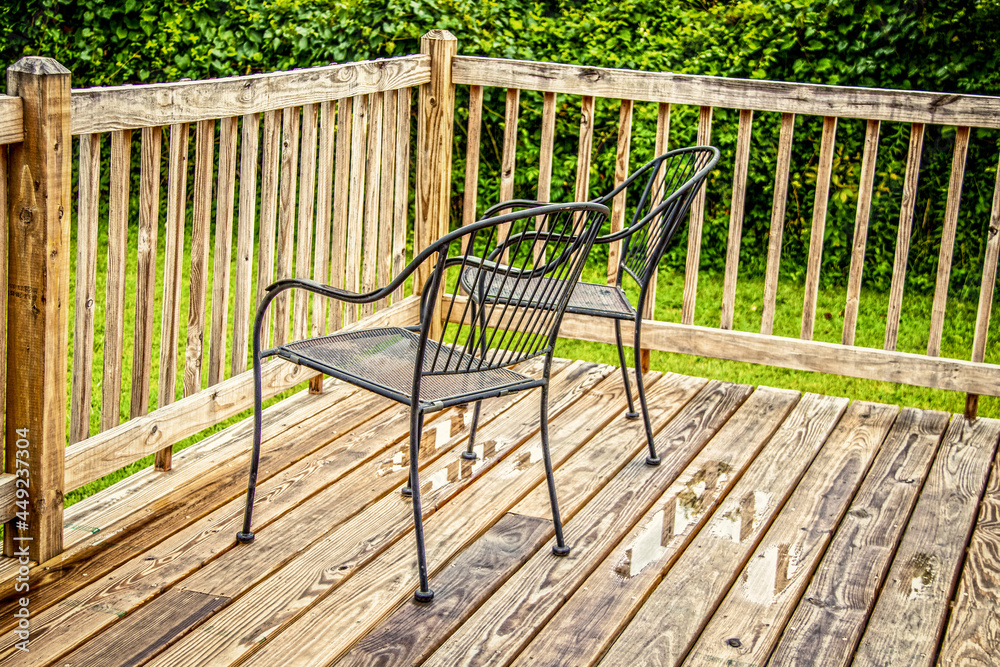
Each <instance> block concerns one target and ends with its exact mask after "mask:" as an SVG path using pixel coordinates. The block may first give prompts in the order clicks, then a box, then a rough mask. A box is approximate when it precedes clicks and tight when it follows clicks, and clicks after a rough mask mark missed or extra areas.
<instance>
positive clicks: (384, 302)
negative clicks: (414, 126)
mask: <svg viewBox="0 0 1000 667" xmlns="http://www.w3.org/2000/svg"><path fill="white" fill-rule="evenodd" d="M396 115H397V114H396V91H395V90H387V91H385V99H384V100H383V105H382V117H383V121H382V167H381V169H380V172H381V179H382V180H381V181H380V185H381V192H380V193H379V201H380V202H382V205H381V206H380V207H379V208H380V210H379V215H378V276H377V279H376V281H375V282H376V284H377V285H378V286H379V287H385V286H386V285H388V284H389V279H390V276H391V275H392V223H393V213H394V211H395V208H394V201H393V187H394V185H395V174H394V173H393V169H394V168H395V166H396ZM388 305H389V297H385V298H384V299H380V300H379V302H378V308H379V309H380V310H381V309H382V308H385V307H386V306H388Z"/></svg>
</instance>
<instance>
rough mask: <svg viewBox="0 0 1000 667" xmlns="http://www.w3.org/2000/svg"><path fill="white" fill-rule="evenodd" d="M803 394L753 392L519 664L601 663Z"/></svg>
mask: <svg viewBox="0 0 1000 667" xmlns="http://www.w3.org/2000/svg"><path fill="white" fill-rule="evenodd" d="M799 397H800V395H799V393H798V392H794V391H785V390H778V389H770V388H767V387H763V388H758V389H757V390H756V391H754V393H753V394H751V395H750V397H749V398H747V400H746V401H744V403H743V405H741V406H740V409H739V410H738V411H737V412H736V414H735V415H733V416H732V417H731V418H730V419H729V421H728V422H726V425H725V426H723V427H722V429H721V430H720V431H719V432H718V434H716V436H715V437H714V438H712V440H711V441H709V443H708V444H707V445H705V447H704V449H702V451H701V452H700V453H699V454H698V456H696V457H695V459H694V460H693V461H691V463H690V464H689V465H688V467H687V468H685V470H684V472H683V473H682V474H681V475H680V476H679V477H678V478H677V480H676V481H674V483H673V484H671V485H670V487H669V488H668V489H667V490H666V492H665V493H664V494H663V495H662V496H660V498H659V500H657V502H656V503H654V504H653V506H652V507H651V508H650V509H649V510H648V511H647V512H646V514H645V516H644V517H643V518H642V519H641V520H640V521H639V523H638V524H637V526H636V528H634V529H633V530H632V532H631V534H630V535H629V536H627V537H626V538H625V539H623V540H622V541H621V542H620V544H619V545H618V546H617V547H616V548H615V549H614V550H613V551H612V552H611V553H610V554H608V556H607V557H606V558H605V559H604V561H603V562H602V563H601V564H600V565H599V566H598V567H597V568H596V569H595V570H594V572H593V573H592V574H591V575H590V576H589V577H588V578H587V579H586V580H585V581H584V582H583V583H582V584H581V586H580V588H579V589H578V590H577V591H576V592H575V593H574V594H573V595H572V596H571V597H570V598H569V600H567V601H566V603H565V604H564V605H563V606H562V607H561V608H560V609H559V611H558V612H557V613H556V614H555V616H554V617H553V618H552V619H551V620H550V621H549V622H548V623H547V624H546V625H545V626H544V627H543V628H541V630H540V631H539V633H538V635H537V636H536V637H535V639H534V640H532V642H531V643H530V644H529V645H528V646H527V647H526V648H525V650H524V651H522V652H521V654H520V655H519V656H518V657H517V660H515V662H514V664H515V665H524V664H531V665H559V664H573V665H586V664H590V663H593V662H595V661H596V660H597V658H598V657H599V656H600V655H602V654H603V653H604V651H605V650H606V648H607V646H608V645H609V644H610V643H611V642H612V641H613V640H614V638H615V637H616V636H617V635H618V633H619V632H620V631H621V629H622V628H623V627H625V625H626V623H628V620H629V619H630V618H632V616H633V615H634V614H635V612H636V610H637V609H638V608H639V607H640V606H641V604H642V602H643V601H644V600H645V599H646V597H647V595H648V594H649V591H651V590H652V589H653V588H654V587H655V586H656V584H657V583H658V582H659V581H660V579H661V577H662V573H663V571H664V570H666V569H667V568H668V567H669V566H670V564H671V563H673V562H674V561H675V560H676V559H677V557H678V556H679V554H680V553H681V552H682V551H683V550H684V548H685V546H686V545H687V544H688V543H689V542H690V540H691V538H692V537H693V536H694V535H695V534H696V533H697V532H698V529H699V528H700V527H701V526H702V525H703V524H704V522H705V521H706V520H707V519H708V517H709V516H711V514H712V512H713V511H714V509H715V508H716V507H717V506H718V504H719V503H720V502H721V501H722V499H723V498H725V497H726V495H727V494H728V493H729V491H730V490H731V489H732V487H733V486H734V485H735V484H736V481H737V480H738V479H739V478H740V476H741V475H742V474H743V472H744V471H745V470H746V468H747V466H748V465H750V463H751V461H753V459H754V457H755V456H756V455H757V453H758V452H759V451H760V450H761V448H762V447H764V445H765V444H766V443H767V441H768V439H769V438H770V437H771V435H772V434H773V433H774V432H775V430H777V429H778V427H779V426H780V425H781V423H782V422H783V421H784V419H785V418H786V417H787V416H788V413H789V411H790V410H791V409H792V408H793V407H794V406H795V404H796V403H797V402H798V400H799ZM737 444H738V445H739V446H734V445H737ZM657 538H659V539H657ZM653 547H659V548H653Z"/></svg>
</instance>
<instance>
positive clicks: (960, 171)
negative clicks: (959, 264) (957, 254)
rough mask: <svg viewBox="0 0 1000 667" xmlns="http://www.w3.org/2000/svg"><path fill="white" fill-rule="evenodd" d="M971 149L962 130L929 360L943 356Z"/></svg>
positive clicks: (953, 164) (947, 210) (948, 206)
mask: <svg viewBox="0 0 1000 667" xmlns="http://www.w3.org/2000/svg"><path fill="white" fill-rule="evenodd" d="M968 149H969V128H968V127H959V128H958V131H957V132H956V133H955V152H954V154H953V157H952V161H951V178H950V180H949V182H948V202H947V204H945V211H944V228H943V229H942V230H941V253H940V255H939V256H938V269H937V282H936V283H935V285H934V303H933V304H932V305H931V330H930V335H929V337H928V340H927V356H929V357H936V356H938V355H940V354H941V334H942V333H943V331H944V312H945V307H946V306H947V304H948V283H949V282H950V280H951V261H952V254H953V251H954V249H955V229H956V228H957V227H958V208H959V204H960V203H961V199H962V180H963V179H964V177H965V156H966V153H967V152H968Z"/></svg>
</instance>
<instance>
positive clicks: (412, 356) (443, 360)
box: [236, 202, 609, 602]
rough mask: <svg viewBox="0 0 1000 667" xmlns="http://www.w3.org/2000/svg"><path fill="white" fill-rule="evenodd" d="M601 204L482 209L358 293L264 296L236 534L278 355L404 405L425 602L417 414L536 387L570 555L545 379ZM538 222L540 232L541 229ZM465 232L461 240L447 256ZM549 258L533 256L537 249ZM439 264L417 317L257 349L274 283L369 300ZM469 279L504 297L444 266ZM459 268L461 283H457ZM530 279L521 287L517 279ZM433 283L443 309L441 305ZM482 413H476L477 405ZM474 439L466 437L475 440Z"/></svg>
mask: <svg viewBox="0 0 1000 667" xmlns="http://www.w3.org/2000/svg"><path fill="white" fill-rule="evenodd" d="M608 212H609V211H608V208H607V207H606V206H604V205H603V204H599V203H593V202H589V203H577V204H556V205H546V206H540V207H532V208H530V209H528V210H522V211H517V212H514V213H507V214H505V215H500V216H496V217H490V218H485V219H483V220H480V221H478V222H476V223H474V224H471V225H468V226H466V227H463V228H461V229H459V230H457V231H454V232H451V233H450V234H447V235H446V236H443V237H442V238H440V239H438V240H437V241H435V242H434V243H432V244H431V245H430V246H429V247H428V248H427V249H425V250H423V251H422V252H420V253H419V254H418V255H417V256H416V257H414V259H413V261H412V262H410V264H409V265H408V266H407V267H406V268H404V269H403V270H402V271H401V272H400V274H399V275H398V276H396V277H395V279H394V280H393V281H392V282H391V283H389V284H388V285H386V286H385V287H382V288H381V289H378V290H375V291H373V292H369V293H367V294H356V293H353V292H348V291H346V290H342V289H339V288H336V287H330V286H327V285H322V284H320V283H316V282H313V281H310V280H297V279H286V280H279V281H278V282H276V283H274V284H273V285H271V286H270V287H269V288H268V290H267V292H266V293H265V294H264V296H263V298H262V300H261V303H260V307H259V308H258V309H257V317H256V320H255V322H254V335H253V373H254V415H253V419H254V432H253V433H254V435H253V454H252V458H251V463H250V482H249V486H248V489H247V504H246V511H245V515H244V522H243V530H242V531H241V532H239V533H237V536H236V537H237V540H238V541H239V542H240V543H247V542H251V541H253V539H254V535H253V533H252V532H251V530H250V525H251V519H252V513H253V500H254V493H255V490H256V483H257V468H258V465H259V462H260V444H261V442H260V440H261V366H260V364H261V359H262V358H264V357H270V356H278V357H281V358H283V359H286V360H288V361H291V362H293V363H296V364H301V365H303V366H307V367H309V368H312V369H313V370H317V371H320V372H322V373H325V374H327V375H332V376H333V377H336V378H340V379H341V380H344V381H346V382H350V383H351V384H354V385H357V386H360V387H364V388H366V389H369V390H371V391H374V392H375V393H377V394H380V395H382V396H386V397H388V398H392V399H394V400H396V401H399V402H400V403H404V404H406V405H408V406H410V472H409V481H408V483H407V487H405V488H404V490H403V492H404V494H406V495H412V499H413V521H414V527H415V532H416V538H417V563H418V569H419V576H420V588H419V590H418V591H417V593H416V599H417V600H418V601H421V602H429V601H430V600H432V599H433V597H434V593H433V592H432V591H431V590H430V589H429V587H428V577H427V559H426V554H425V550H424V531H423V520H422V513H421V507H420V478H419V466H418V462H419V451H420V433H421V430H422V427H423V419H424V414H426V413H428V412H433V411H436V410H441V409H443V408H446V407H449V406H453V405H457V404H461V403H469V402H472V401H477V406H478V401H481V400H483V399H486V398H492V397H495V396H501V395H504V394H507V393H510V392H513V391H520V390H523V389H532V388H534V387H541V427H540V429H541V439H542V453H543V460H544V465H545V476H546V480H547V482H548V491H549V499H550V501H551V503H552V519H553V523H554V525H555V532H556V545H555V546H554V547H553V551H554V552H555V553H556V554H557V555H566V554H567V553H569V547H568V546H566V543H565V540H564V539H563V532H562V522H561V520H560V518H559V506H558V503H557V501H556V489H555V482H554V480H553V476H552V462H551V459H550V457H549V442H548V410H547V406H548V387H549V374H550V370H551V366H552V351H553V347H554V344H555V340H556V335H557V333H558V331H559V324H560V322H561V321H562V317H563V313H564V312H565V308H566V304H567V303H568V302H569V297H570V292H571V290H572V286H573V285H574V284H576V282H577V280H579V277H580V272H581V271H582V270H583V265H584V263H585V261H586V258H587V254H588V253H589V252H590V249H591V246H592V245H593V243H594V240H595V239H596V237H597V235H598V233H599V232H600V228H601V224H602V223H603V221H604V220H605V219H606V217H607V215H608ZM539 229H541V230H544V231H537V230H539ZM463 240H465V241H466V244H465V246H466V250H464V251H461V252H459V253H455V254H453V255H449V251H450V250H453V249H458V248H459V246H460V245H461V242H462V241H463ZM539 257H546V259H545V260H542V261H539V260H538V259H537V258H539ZM425 262H436V263H435V265H434V267H433V269H432V270H431V273H430V277H429V279H428V280H427V282H426V284H425V285H424V289H423V292H422V297H421V304H420V324H419V325H417V326H413V327H380V328H375V329H360V330H352V331H345V332H339V333H335V334H331V335H328V336H320V337H317V338H312V339H308V340H301V341H296V342H292V343H288V344H286V345H281V346H278V347H275V348H272V349H269V350H264V351H261V349H260V336H261V326H262V323H263V321H264V314H265V311H266V310H267V307H268V305H269V304H270V303H271V301H272V300H273V299H274V297H275V296H277V295H278V294H279V293H280V292H283V291H285V290H288V289H292V288H301V289H305V290H308V291H310V292H314V293H317V294H321V295H324V296H327V297H330V298H332V299H338V300H341V301H345V302H347V303H352V304H359V303H371V302H374V301H378V300H379V299H382V298H384V297H386V296H388V295H390V294H392V292H393V291H395V289H396V288H397V287H398V286H399V285H402V284H403V281H405V280H406V279H407V277H408V276H410V275H411V274H413V272H414V271H415V270H416V268H417V267H418V266H420V265H421V264H424V263H425ZM452 267H454V269H455V271H456V272H457V274H458V275H461V276H462V277H463V280H464V281H467V282H468V284H469V285H471V286H472V291H471V292H470V294H478V295H482V294H486V293H498V294H505V295H507V296H508V297H510V296H511V290H510V289H509V287H511V286H514V287H516V289H518V290H520V292H518V296H517V297H516V298H505V299H504V300H497V299H492V300H491V299H484V300H479V301H478V302H477V300H476V299H475V298H468V297H467V296H464V295H462V294H461V293H460V290H458V289H455V290H454V292H455V293H454V294H448V293H447V292H446V290H445V289H444V288H445V285H447V284H448V281H447V280H446V274H447V270H448V269H449V268H452ZM457 277H458V276H457V275H456V282H457ZM526 284H530V285H531V287H530V288H529V289H527V290H523V289H521V286H522V285H526ZM439 293H440V299H441V303H440V310H438V305H437V304H438V302H439ZM442 315H443V322H445V323H448V322H451V324H448V325H447V326H442V327H440V328H441V329H442V331H441V333H440V334H437V335H436V336H434V337H433V338H432V337H431V326H430V323H431V321H432V319H433V318H437V317H441V316H442ZM540 355H545V363H544V366H543V372H542V377H541V378H537V379H536V378H531V377H528V376H526V375H522V374H521V373H518V372H516V371H514V370H512V369H511V368H510V367H511V366H512V365H514V364H517V363H520V362H522V361H524V360H526V359H529V358H532V357H536V356H540ZM477 415H478V413H477ZM471 440H472V438H471V437H470V442H471Z"/></svg>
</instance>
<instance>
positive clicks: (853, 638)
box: [770, 408, 949, 667]
mask: <svg viewBox="0 0 1000 667" xmlns="http://www.w3.org/2000/svg"><path fill="white" fill-rule="evenodd" d="M948 418H949V415H948V414H947V413H944V412H931V411H926V410H915V409H913V408H905V409H903V410H902V411H901V412H900V414H899V417H897V418H896V422H895V424H893V427H892V430H891V431H890V432H889V435H888V437H887V438H886V442H885V443H884V444H883V445H882V449H881V451H880V452H879V454H878V456H877V457H876V459H875V462H874V463H873V464H872V467H871V470H869V471H868V475H867V476H866V477H865V481H864V482H863V483H862V485H861V488H860V489H859V490H858V493H857V495H855V497H854V500H853V501H852V503H851V507H850V509H849V510H848V511H847V514H846V515H845V516H844V518H843V519H842V520H841V522H840V525H839V527H838V528H837V531H836V534H835V535H834V537H833V541H832V542H831V543H830V546H829V547H828V548H827V550H826V553H825V554H824V556H823V559H822V560H821V561H820V564H819V566H818V568H817V570H816V572H815V573H814V574H813V577H812V582H811V583H810V584H809V587H808V588H807V589H806V591H805V593H804V594H803V596H802V599H801V601H800V602H799V606H798V608H797V609H796V610H795V613H794V614H793V615H792V617H791V620H790V621H789V622H788V624H787V625H786V629H785V633H784V635H783V636H782V637H781V639H780V641H779V643H778V646H777V648H776V649H775V651H774V653H773V654H772V656H771V662H770V664H771V665H775V666H776V667H777V666H781V665H797V664H801V663H802V662H803V661H806V662H809V663H813V664H821V665H830V666H831V667H835V666H837V665H841V666H843V665H848V664H850V662H851V658H852V656H853V655H854V647H855V646H857V643H858V640H859V639H860V638H861V633H862V632H863V631H864V628H865V622H866V621H867V619H868V615H869V614H870V613H871V609H872V607H873V606H874V604H875V597H876V595H877V594H878V590H879V588H880V587H881V585H882V581H883V580H884V578H885V573H886V572H887V571H888V569H889V564H890V562H891V561H892V554H893V552H894V551H895V549H896V546H897V545H898V544H899V539H900V536H901V535H902V533H903V529H904V528H905V526H906V522H907V521H908V520H909V516H910V512H911V511H912V510H913V505H914V504H915V503H916V500H917V495H918V493H919V492H920V487H921V486H922V485H923V481H924V478H926V477H927V473H928V471H929V470H930V467H931V463H932V462H933V460H934V454H935V452H937V449H938V445H939V443H940V441H941V438H942V436H943V435H944V432H945V429H946V428H948Z"/></svg>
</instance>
